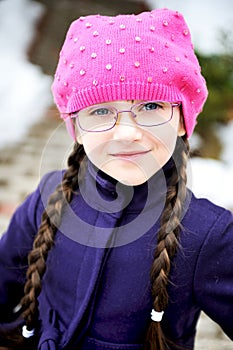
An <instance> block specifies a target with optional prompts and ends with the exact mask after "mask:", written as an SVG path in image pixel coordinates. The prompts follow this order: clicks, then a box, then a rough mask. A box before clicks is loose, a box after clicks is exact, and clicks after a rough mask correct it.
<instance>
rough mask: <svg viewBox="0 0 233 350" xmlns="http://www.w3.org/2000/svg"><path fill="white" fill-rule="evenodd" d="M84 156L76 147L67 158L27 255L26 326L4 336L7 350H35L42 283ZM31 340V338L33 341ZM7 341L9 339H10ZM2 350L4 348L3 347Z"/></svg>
mask: <svg viewBox="0 0 233 350" xmlns="http://www.w3.org/2000/svg"><path fill="white" fill-rule="evenodd" d="M84 156H85V152H84V149H83V146H81V145H78V144H75V146H74V149H73V152H72V154H71V155H70V157H69V159H68V170H67V171H66V173H65V174H64V177H63V180H62V183H61V184H59V185H58V186H57V188H56V190H55V191H54V193H53V194H52V195H51V196H50V197H49V200H48V205H47V208H46V210H45V211H44V213H43V215H42V222H41V225H40V228H39V230H38V233H37V235H36V237H35V240H34V243H33V249H32V251H31V252H30V253H29V255H28V270H27V276H26V277H27V280H26V283H25V286H24V297H23V298H22V300H21V305H22V310H23V313H22V316H23V318H24V320H25V323H26V325H25V326H24V327H23V331H24V336H22V328H21V327H20V329H17V330H16V329H14V330H11V331H8V332H6V331H5V335H4V334H3V335H1V331H0V340H1V342H2V339H3V338H4V339H6V340H4V341H3V342H2V344H0V349H1V345H4V346H5V347H4V349H24V350H25V349H30V350H32V349H33V346H32V341H33V339H35V338H36V337H31V335H33V333H34V332H33V330H34V329H35V328H36V325H37V322H38V300H37V298H38V296H39V294H40V292H41V280H42V278H43V275H44V273H45V270H46V260H47V256H48V253H49V251H50V249H51V248H52V247H53V245H54V238H55V234H56V231H57V227H58V226H59V224H60V222H61V217H62V213H63V210H64V208H65V206H66V205H67V203H70V202H71V200H72V195H73V193H74V191H75V190H76V189H77V187H78V173H79V167H80V163H81V161H82V159H83V158H84ZM31 338H32V339H31ZM7 339H8V340H7ZM2 349H3V348H2Z"/></svg>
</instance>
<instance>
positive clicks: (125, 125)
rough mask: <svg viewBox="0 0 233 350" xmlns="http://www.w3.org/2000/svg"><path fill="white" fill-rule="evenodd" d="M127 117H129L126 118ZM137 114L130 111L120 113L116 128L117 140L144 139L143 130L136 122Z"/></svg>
mask: <svg viewBox="0 0 233 350" xmlns="http://www.w3.org/2000/svg"><path fill="white" fill-rule="evenodd" d="M126 115H127V116H126ZM134 118H135V114H134V113H133V112H130V111H121V112H119V113H118V118H117V122H116V125H115V127H114V129H113V130H114V131H113V132H114V139H115V140H120V139H122V140H128V141H132V140H138V139H141V137H142V130H141V128H140V127H138V125H137V124H136V123H135V121H134Z"/></svg>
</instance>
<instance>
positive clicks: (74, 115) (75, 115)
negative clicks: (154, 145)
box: [63, 100, 182, 132]
mask: <svg viewBox="0 0 233 350" xmlns="http://www.w3.org/2000/svg"><path fill="white" fill-rule="evenodd" d="M103 103H104V102H103ZM143 103H145V104H147V103H169V104H170V105H171V108H172V112H171V116H170V118H169V119H168V120H166V121H165V122H162V123H159V124H153V125H143V124H138V123H137V121H136V120H135V119H136V118H137V115H136V114H135V113H134V112H133V111H132V108H135V107H136V106H140V105H141V104H143ZM181 105H182V102H181V101H180V102H170V101H159V100H149V101H143V102H139V103H135V104H133V105H132V106H131V108H130V109H129V110H118V109H117V108H116V107H114V106H111V105H101V104H97V105H96V106H104V107H112V108H113V109H114V110H116V118H115V123H114V124H113V126H111V127H110V128H107V129H104V130H86V129H84V128H82V126H81V125H80V121H79V118H78V117H79V116H78V113H79V112H80V111H81V110H82V109H80V110H79V111H76V112H71V113H63V115H64V116H65V118H64V119H67V117H68V118H70V119H75V120H76V119H77V120H78V126H79V127H80V129H81V130H83V131H85V132H105V131H109V130H111V129H113V128H114V127H115V126H116V124H117V121H118V119H119V114H120V113H126V112H128V113H131V115H132V118H133V120H134V122H135V124H136V125H138V126H142V127H146V128H150V127H154V126H160V125H164V124H167V123H169V122H170V121H171V120H172V117H173V108H175V107H180V106H181ZM83 109H86V107H85V108H83Z"/></svg>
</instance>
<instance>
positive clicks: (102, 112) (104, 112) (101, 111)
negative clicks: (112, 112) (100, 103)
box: [92, 108, 109, 115]
mask: <svg viewBox="0 0 233 350" xmlns="http://www.w3.org/2000/svg"><path fill="white" fill-rule="evenodd" d="M108 113H109V110H108V109H107V108H98V109H96V110H95V111H93V112H92V114H96V115H107V114H108Z"/></svg>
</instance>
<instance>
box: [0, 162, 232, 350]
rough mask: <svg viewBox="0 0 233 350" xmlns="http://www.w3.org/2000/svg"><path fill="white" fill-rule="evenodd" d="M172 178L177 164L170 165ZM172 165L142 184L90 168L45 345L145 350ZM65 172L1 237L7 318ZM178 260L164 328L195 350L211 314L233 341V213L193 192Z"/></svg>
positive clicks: (52, 298) (67, 216) (50, 297)
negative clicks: (202, 317)
mask: <svg viewBox="0 0 233 350" xmlns="http://www.w3.org/2000/svg"><path fill="white" fill-rule="evenodd" d="M166 171H167V173H168V175H167V176H169V168H168V169H167V170H166ZM161 174H163V172H162V171H160V172H159V173H157V174H156V175H155V176H153V177H152V178H151V179H150V180H149V181H148V183H145V184H143V185H140V186H136V187H135V188H131V187H127V186H124V185H117V186H116V182H115V180H113V179H111V178H109V177H108V176H106V175H105V174H103V173H101V172H99V173H98V174H97V178H96V182H97V184H96V182H95V175H96V174H95V169H94V167H93V166H92V165H89V167H88V171H87V174H86V176H85V181H80V193H77V194H76V195H75V196H74V198H73V200H72V202H71V205H70V206H67V209H66V210H65V212H64V215H63V220H62V223H61V225H60V227H59V230H58V232H57V235H56V240H55V246H54V247H53V249H52V250H51V252H50V253H49V255H48V260H47V270H46V273H45V276H44V279H43V287H42V292H41V295H40V297H39V308H40V318H41V328H40V334H41V336H40V341H39V346H38V349H40V350H49V349H50V350H53V349H58V350H61V349H66V350H67V349H69V350H74V349H81V350H113V349H118V350H128V349H132V350H142V349H143V346H142V344H143V341H144V338H145V333H146V329H147V326H148V322H150V312H151V309H152V300H151V293H150V288H151V286H150V278H149V273H150V267H151V264H152V261H153V250H154V247H155V245H156V232H157V231H158V228H159V220H158V219H159V216H160V214H161V211H162V208H163V205H164V198H165V197H164V193H165V190H164V188H165V178H164V176H163V175H161ZM61 176H62V172H53V173H50V174H47V175H46V176H45V177H44V178H43V179H42V181H41V183H40V185H39V187H38V188H37V189H36V191H35V192H34V193H32V194H31V195H30V196H29V197H28V198H27V199H26V200H25V202H24V203H23V204H22V205H21V206H20V207H19V208H18V209H17V211H16V213H15V214H14V216H13V218H12V220H11V223H10V225H9V228H8V230H7V232H6V233H5V234H4V235H3V237H2V239H1V240H0V279H1V283H0V322H1V323H5V322H8V321H9V320H11V319H12V317H13V316H12V315H13V314H12V310H13V308H14V307H15V306H16V305H17V304H18V302H19V300H20V298H21V296H22V293H23V284H24V281H25V271H26V267H27V254H28V252H29V251H30V250H31V247H32V242H33V238H34V236H35V234H36V232H37V229H38V226H39V224H40V220H41V214H42V211H43V209H44V205H45V202H46V201H47V198H48V196H49V194H50V193H51V192H52V191H53V190H54V188H55V187H56V185H57V184H58V183H59V182H60V181H61ZM182 225H183V229H182V232H181V247H180V248H179V249H178V253H177V255H176V257H175V258H174V259H173V264H172V270H171V275H170V279H171V284H170V287H169V305H168V307H167V309H166V310H165V313H164V317H163V320H162V327H163V329H164V332H165V333H166V334H167V336H169V337H170V338H172V339H173V340H174V341H175V342H176V344H179V345H183V346H186V348H187V349H193V344H194V337H195V331H196V323H197V320H198V317H199V314H200V311H201V310H203V311H204V312H205V313H206V314H207V315H209V316H210V317H211V318H212V319H213V320H214V321H215V322H217V323H218V324H219V325H220V326H221V327H222V328H223V330H224V332H225V333H226V334H227V335H228V336H229V337H230V338H232V339H233V217H232V213H231V212H229V211H227V210H225V209H223V208H220V207H218V206H216V205H214V204H212V203H210V202H209V201H208V200H205V199H197V198H195V197H194V195H193V194H192V193H191V192H190V191H189V192H188V196H187V200H186V203H185V206H184V211H183V220H182Z"/></svg>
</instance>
